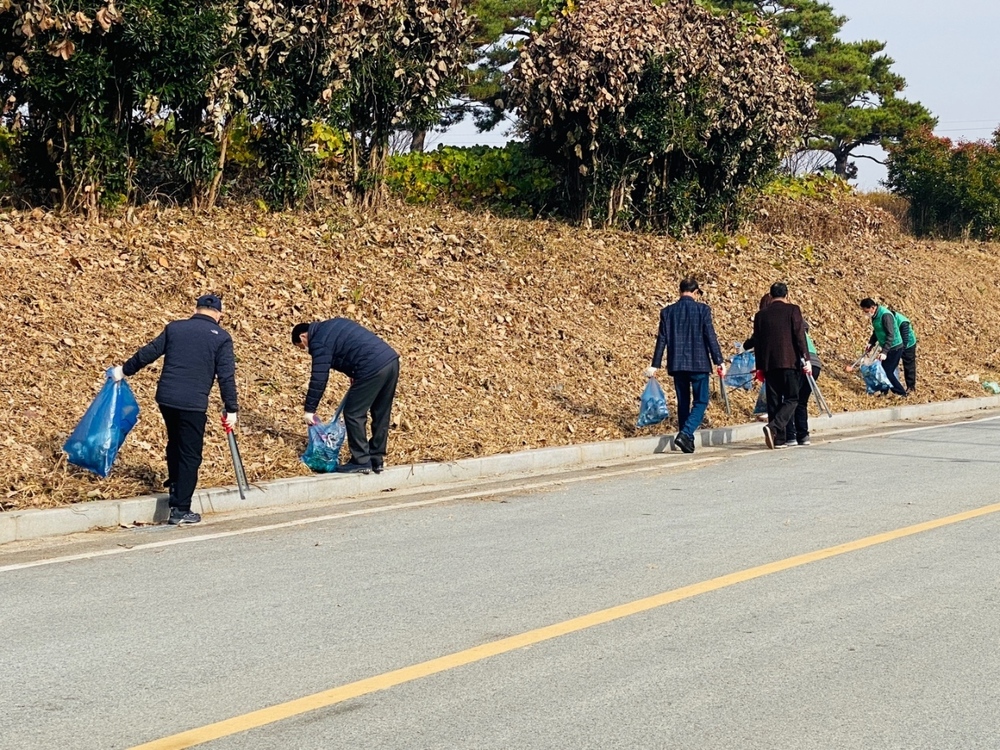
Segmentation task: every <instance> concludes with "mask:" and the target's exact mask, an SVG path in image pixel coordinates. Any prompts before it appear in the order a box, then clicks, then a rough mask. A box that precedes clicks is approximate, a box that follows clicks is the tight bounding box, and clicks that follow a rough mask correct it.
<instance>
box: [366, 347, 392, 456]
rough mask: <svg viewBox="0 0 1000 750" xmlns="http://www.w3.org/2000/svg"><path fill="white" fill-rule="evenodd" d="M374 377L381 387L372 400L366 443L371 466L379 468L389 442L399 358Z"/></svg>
mask: <svg viewBox="0 0 1000 750" xmlns="http://www.w3.org/2000/svg"><path fill="white" fill-rule="evenodd" d="M376 377H378V378H379V379H380V380H381V382H382V387H381V388H379V391H378V393H377V394H375V400H374V401H373V402H372V409H371V412H372V439H371V441H370V442H369V443H368V451H369V453H370V454H371V460H372V466H373V467H379V468H380V467H381V466H382V465H383V464H385V452H386V448H387V447H388V444H389V422H390V419H391V417H392V400H393V399H394V398H395V397H396V384H397V383H398V382H399V360H398V359H397V360H395V361H394V362H392V363H391V364H388V365H386V366H385V367H383V368H382V369H381V370H380V371H379V374H378V375H377V376H376Z"/></svg>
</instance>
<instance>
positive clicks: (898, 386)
mask: <svg viewBox="0 0 1000 750" xmlns="http://www.w3.org/2000/svg"><path fill="white" fill-rule="evenodd" d="M902 358H903V350H902V349H896V350H895V351H891V352H886V355H885V359H883V360H882V369H883V370H884V371H885V376H886V377H887V378H888V379H889V390H891V391H892V392H893V393H895V394H896V395H898V396H905V395H906V389H905V388H904V387H903V384H902V383H900V382H899V379H898V378H897V377H896V368H897V367H899V361H900V360H901V359H902Z"/></svg>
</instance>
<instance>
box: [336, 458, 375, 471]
mask: <svg viewBox="0 0 1000 750" xmlns="http://www.w3.org/2000/svg"><path fill="white" fill-rule="evenodd" d="M337 473H338V474H371V473H372V462H371V461H368V462H367V463H363V464H356V463H354V461H348V462H347V463H346V464H341V465H340V466H338V467H337Z"/></svg>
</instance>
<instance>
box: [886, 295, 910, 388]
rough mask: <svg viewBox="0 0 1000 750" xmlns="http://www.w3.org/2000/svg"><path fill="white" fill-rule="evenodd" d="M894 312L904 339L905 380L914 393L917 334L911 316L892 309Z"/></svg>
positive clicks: (907, 386) (900, 333)
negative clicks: (908, 316)
mask: <svg viewBox="0 0 1000 750" xmlns="http://www.w3.org/2000/svg"><path fill="white" fill-rule="evenodd" d="M889 309H890V310H892V308H889ZM892 313H893V315H895V316H896V325H897V326H898V327H899V335H900V336H901V337H902V339H903V380H905V381H906V392H907V393H913V392H914V391H915V390H917V334H916V332H915V331H914V330H913V324H912V323H911V322H910V319H909V318H907V317H906V316H905V315H903V313H901V312H898V311H896V310H892Z"/></svg>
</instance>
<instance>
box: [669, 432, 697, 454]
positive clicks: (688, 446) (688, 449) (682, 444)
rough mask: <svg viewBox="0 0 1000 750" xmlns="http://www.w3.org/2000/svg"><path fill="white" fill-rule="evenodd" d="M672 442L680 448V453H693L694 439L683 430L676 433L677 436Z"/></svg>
mask: <svg viewBox="0 0 1000 750" xmlns="http://www.w3.org/2000/svg"><path fill="white" fill-rule="evenodd" d="M674 444H675V445H676V446H677V447H678V448H680V449H681V452H682V453H694V439H693V438H691V437H689V436H687V435H685V434H684V433H683V432H678V433H677V437H675V438H674Z"/></svg>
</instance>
